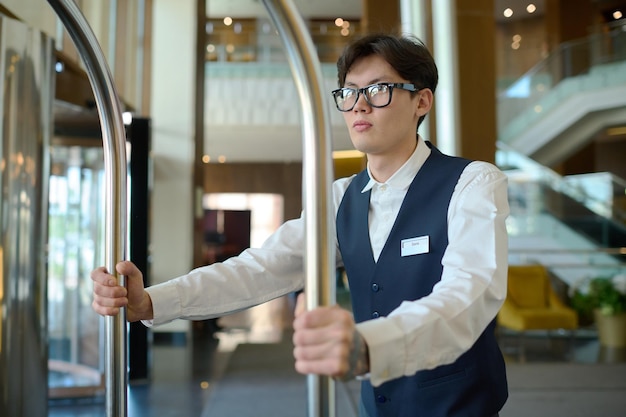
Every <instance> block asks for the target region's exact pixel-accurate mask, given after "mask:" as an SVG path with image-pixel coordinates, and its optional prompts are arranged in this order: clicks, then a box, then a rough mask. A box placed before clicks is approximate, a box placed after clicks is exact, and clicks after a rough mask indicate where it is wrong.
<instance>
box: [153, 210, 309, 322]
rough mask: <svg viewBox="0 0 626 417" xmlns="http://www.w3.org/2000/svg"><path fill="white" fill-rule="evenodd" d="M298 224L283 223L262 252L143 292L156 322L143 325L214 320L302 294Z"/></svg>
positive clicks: (256, 250)
mask: <svg viewBox="0 0 626 417" xmlns="http://www.w3.org/2000/svg"><path fill="white" fill-rule="evenodd" d="M302 223H303V220H302V217H301V218H299V219H295V220H290V221H287V222H286V223H284V224H283V225H282V226H281V227H280V228H279V229H278V230H277V231H276V232H275V233H274V234H272V235H271V236H270V237H269V238H268V239H267V241H266V242H265V243H264V244H263V246H262V247H261V248H250V249H246V250H245V251H243V252H242V253H241V254H240V255H239V256H235V257H232V258H230V259H228V260H226V261H224V262H222V263H216V264H212V265H208V266H204V267H201V268H197V269H194V270H193V271H191V272H189V273H188V274H186V275H183V276H180V277H178V278H174V279H172V280H169V281H167V282H164V283H162V284H158V285H155V286H152V287H149V288H147V289H146V291H148V294H149V295H150V298H151V299H152V307H153V312H154V319H153V320H150V321H144V324H145V325H147V326H151V325H159V324H163V323H167V322H170V321H172V320H174V319H179V318H182V319H191V320H200V319H207V318H213V317H218V316H222V315H225V314H229V313H233V312H236V311H240V310H243V309H246V308H249V307H252V306H255V305H258V304H261V303H264V302H266V301H270V300H272V299H274V298H277V297H280V296H282V295H285V294H288V293H290V292H293V291H297V290H299V289H302V287H303V285H304V281H303V260H302V248H303V234H304V230H303V224H302Z"/></svg>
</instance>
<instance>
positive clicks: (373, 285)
mask: <svg viewBox="0 0 626 417" xmlns="http://www.w3.org/2000/svg"><path fill="white" fill-rule="evenodd" d="M378 290H380V287H379V286H378V284H376V283H373V284H372V291H374V292H378Z"/></svg>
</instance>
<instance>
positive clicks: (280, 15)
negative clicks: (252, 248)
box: [263, 0, 336, 417]
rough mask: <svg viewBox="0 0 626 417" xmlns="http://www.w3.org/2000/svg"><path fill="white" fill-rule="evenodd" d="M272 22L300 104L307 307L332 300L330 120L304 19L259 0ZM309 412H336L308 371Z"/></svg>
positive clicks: (328, 389)
mask: <svg viewBox="0 0 626 417" xmlns="http://www.w3.org/2000/svg"><path fill="white" fill-rule="evenodd" d="M263 3H264V5H265V7H266V9H267V11H268V12H269V14H270V17H271V18H272V21H273V22H274V25H275V26H276V28H277V30H278V32H279V34H280V37H281V39H282V40H283V44H284V45H285V49H286V52H287V59H288V61H289V65H290V66H291V72H292V74H293V76H294V81H295V83H296V88H297V90H298V94H299V96H300V104H301V106H302V114H303V120H302V140H303V173H304V175H303V180H304V191H303V205H304V213H305V228H306V234H305V236H306V243H305V248H304V251H305V252H304V259H305V273H306V301H307V308H308V309H313V308H315V307H318V306H326V305H331V304H334V303H335V298H336V297H335V287H336V284H335V244H334V230H335V223H334V216H333V210H332V206H331V201H330V199H329V195H330V188H331V183H332V165H331V161H332V159H331V140H330V125H329V123H327V121H328V120H330V117H329V114H328V105H327V101H326V100H324V99H323V98H322V97H323V88H322V87H323V82H322V80H323V78H322V71H321V68H320V63H319V59H318V58H317V52H316V50H315V47H314V46H313V41H312V40H311V37H310V35H309V32H308V30H307V27H306V25H305V24H304V22H303V20H302V18H301V16H300V14H299V13H298V11H297V10H296V8H295V6H294V5H293V2H292V1H291V0H263ZM307 383H308V387H307V398H308V416H309V417H318V416H319V417H321V416H324V417H332V416H335V414H336V399H335V386H334V381H333V380H332V379H331V378H329V377H321V376H317V375H309V376H308V381H307Z"/></svg>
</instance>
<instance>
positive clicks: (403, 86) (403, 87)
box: [331, 83, 419, 112]
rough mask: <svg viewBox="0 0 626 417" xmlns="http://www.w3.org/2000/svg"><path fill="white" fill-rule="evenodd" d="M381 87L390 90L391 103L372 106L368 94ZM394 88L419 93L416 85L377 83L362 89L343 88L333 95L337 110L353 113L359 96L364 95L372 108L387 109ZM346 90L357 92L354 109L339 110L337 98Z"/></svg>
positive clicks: (334, 91)
mask: <svg viewBox="0 0 626 417" xmlns="http://www.w3.org/2000/svg"><path fill="white" fill-rule="evenodd" d="M380 86H385V87H387V88H389V101H388V102H387V103H386V104H383V105H379V106H377V105H375V104H372V103H371V102H370V99H369V93H366V92H367V91H368V90H369V89H370V88H372V87H380ZM394 88H398V89H400V90H406V91H410V92H412V93H414V92H416V91H419V89H418V88H417V87H416V86H415V84H410V83H375V84H370V85H366V86H365V87H361V88H349V87H343V88H338V89H336V90H333V91H331V93H332V95H333V99H334V100H335V106H336V107H337V110H339V111H341V112H347V111H351V110H352V109H354V106H356V103H358V102H359V95H361V94H363V97H365V101H366V102H367V104H369V105H370V106H372V107H374V108H377V109H380V108H382V107H387V106H388V105H389V104H391V98H392V96H393V89H394ZM346 90H350V91H355V92H356V98H355V100H354V104H353V105H352V107H350V108H349V109H345V108H344V109H340V108H339V103H338V102H337V97H338V94H339V93H340V92H342V91H346Z"/></svg>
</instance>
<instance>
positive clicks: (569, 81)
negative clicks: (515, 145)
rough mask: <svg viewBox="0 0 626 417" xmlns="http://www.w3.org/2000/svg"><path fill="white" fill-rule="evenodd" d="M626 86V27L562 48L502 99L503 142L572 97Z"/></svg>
mask: <svg viewBox="0 0 626 417" xmlns="http://www.w3.org/2000/svg"><path fill="white" fill-rule="evenodd" d="M617 84H620V85H621V84H623V85H626V23H625V22H620V24H619V25H613V27H611V28H610V30H608V31H606V32H599V33H595V34H593V35H590V36H589V37H587V38H584V39H580V40H576V41H571V42H566V43H563V44H561V45H560V46H559V47H558V49H557V50H556V51H554V52H553V53H551V54H550V55H549V56H548V57H546V58H545V59H543V60H542V61H540V62H539V63H538V64H537V65H535V66H534V67H533V68H532V69H531V70H530V71H528V72H527V73H526V74H524V75H523V76H522V77H521V78H519V79H518V80H517V81H515V82H514V83H513V84H511V85H510V86H509V87H508V88H506V89H505V90H504V91H502V92H500V93H499V94H498V106H497V107H498V115H497V117H498V139H499V140H500V141H503V142H507V141H510V140H512V139H513V138H514V137H516V135H517V134H519V133H521V132H523V130H524V129H526V128H527V127H528V124H529V123H532V122H533V121H536V120H537V119H539V118H541V117H542V116H543V115H544V114H546V113H547V112H548V110H550V109H551V108H554V107H555V106H558V105H559V103H561V102H562V101H563V100H565V99H566V98H567V97H569V96H571V95H573V94H576V93H578V92H581V91H586V90H597V89H600V88H608V87H611V86H614V85H617Z"/></svg>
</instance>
